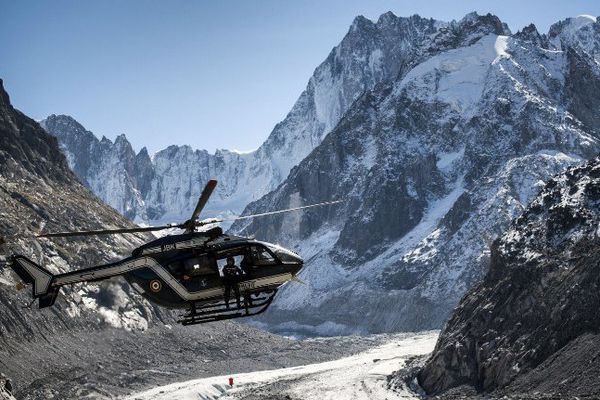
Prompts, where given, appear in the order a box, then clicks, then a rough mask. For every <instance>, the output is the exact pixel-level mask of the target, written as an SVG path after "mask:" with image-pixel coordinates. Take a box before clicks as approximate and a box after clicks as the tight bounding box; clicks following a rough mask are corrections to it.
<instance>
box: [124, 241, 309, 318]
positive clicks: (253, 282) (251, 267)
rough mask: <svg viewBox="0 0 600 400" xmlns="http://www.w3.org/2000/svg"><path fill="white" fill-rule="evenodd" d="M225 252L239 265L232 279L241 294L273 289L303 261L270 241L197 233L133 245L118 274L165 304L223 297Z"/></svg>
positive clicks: (173, 305) (182, 304)
mask: <svg viewBox="0 0 600 400" xmlns="http://www.w3.org/2000/svg"><path fill="white" fill-rule="evenodd" d="M227 257H234V259H235V260H236V265H237V266H238V267H240V269H241V270H242V274H241V275H240V276H239V278H238V280H237V282H236V284H237V285H238V287H239V290H240V292H241V293H242V294H243V295H245V296H249V295H252V294H258V293H261V292H268V291H273V290H276V289H278V288H279V287H280V286H281V285H283V284H285V283H286V282H288V281H290V280H292V279H293V278H294V277H295V276H296V274H297V273H298V272H299V271H300V269H301V268H302V266H303V260H302V258H300V256H298V255H297V254H295V253H293V252H291V251H289V250H286V249H284V248H281V247H279V246H276V245H273V244H271V243H266V242H261V241H257V240H253V239H249V238H244V237H239V236H230V235H223V234H220V235H218V236H216V237H215V236H207V235H204V234H202V233H191V234H183V235H174V236H167V237H165V238H161V239H157V240H155V241H153V242H150V243H147V244H145V245H144V246H142V247H140V248H138V249H136V250H134V252H133V256H132V257H131V258H130V259H128V260H123V261H122V262H121V264H122V265H124V266H125V268H129V267H130V266H133V265H136V266H137V268H132V269H131V271H129V272H127V273H125V274H124V276H125V279H127V281H128V282H129V283H130V284H131V286H132V287H133V288H134V289H135V290H136V291H137V292H138V293H140V294H141V295H142V296H144V297H145V298H147V299H148V300H150V301H152V302H154V303H157V304H159V305H162V306H165V307H170V308H187V307H189V305H190V303H195V304H207V303H212V302H217V301H220V300H221V299H223V296H224V292H225V284H224V279H223V277H222V275H221V272H220V270H221V268H222V267H223V266H224V264H225V262H226V261H225V260H226V259H227ZM142 265H143V267H140V266H142Z"/></svg>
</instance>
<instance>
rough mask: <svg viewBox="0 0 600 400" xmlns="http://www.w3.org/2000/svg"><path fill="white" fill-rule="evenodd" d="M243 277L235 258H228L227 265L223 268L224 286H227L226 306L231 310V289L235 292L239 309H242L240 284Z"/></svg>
mask: <svg viewBox="0 0 600 400" xmlns="http://www.w3.org/2000/svg"><path fill="white" fill-rule="evenodd" d="M241 275H242V270H241V269H240V267H238V266H237V265H235V260H234V259H233V257H227V264H226V265H225V266H224V267H223V284H224V285H225V305H226V306H227V308H229V298H230V297H231V289H232V288H233V290H234V291H235V299H236V303H237V306H238V308H241V307H242V305H241V303H240V288H239V286H238V282H239V280H240V277H241Z"/></svg>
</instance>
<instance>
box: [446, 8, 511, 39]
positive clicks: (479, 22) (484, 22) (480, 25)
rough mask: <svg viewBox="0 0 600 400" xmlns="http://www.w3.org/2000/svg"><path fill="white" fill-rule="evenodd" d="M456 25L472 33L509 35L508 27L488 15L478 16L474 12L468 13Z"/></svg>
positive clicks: (496, 18) (493, 16) (495, 17)
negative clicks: (482, 32)
mask: <svg viewBox="0 0 600 400" xmlns="http://www.w3.org/2000/svg"><path fill="white" fill-rule="evenodd" d="M457 25H458V27H459V28H461V29H467V30H472V31H485V33H494V34H496V35H507V36H508V35H510V34H511V31H510V29H509V28H508V25H506V24H505V23H504V22H502V21H501V20H500V18H498V17H497V16H495V15H494V14H490V13H487V14H485V15H479V14H478V13H477V12H476V11H473V12H470V13H468V14H467V15H465V16H464V17H463V18H462V19H461V20H460V21H458V23H457Z"/></svg>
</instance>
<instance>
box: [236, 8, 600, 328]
mask: <svg viewBox="0 0 600 400" xmlns="http://www.w3.org/2000/svg"><path fill="white" fill-rule="evenodd" d="M387 18H390V17H389V16H388V17H387ZM434 26H435V31H434V32H433V33H430V34H429V35H427V37H426V38H425V39H424V43H421V44H420V45H419V48H420V49H427V51H425V52H423V53H421V54H420V56H419V57H417V58H416V59H414V62H413V63H411V64H410V66H409V67H408V68H406V69H403V70H401V71H400V72H399V74H398V75H397V76H396V77H395V78H394V79H391V80H389V81H384V82H381V83H380V84H379V85H377V86H376V87H375V88H373V89H372V90H369V91H366V92H365V93H364V94H363V95H362V96H361V97H360V98H359V99H358V100H357V101H356V102H355V103H354V104H353V105H352V107H350V108H349V109H348V111H347V112H346V114H345V115H344V117H343V118H342V119H341V120H340V122H339V123H338V125H337V126H336V127H335V128H334V129H333V131H332V132H331V133H330V134H329V135H327V136H326V137H325V139H324V140H323V141H322V143H321V144H320V145H319V146H318V147H316V148H315V149H314V150H313V151H312V152H311V153H310V154H309V155H308V156H307V157H306V158H305V159H304V160H303V161H302V162H301V163H300V164H299V165H298V166H297V167H296V168H293V169H292V171H291V173H290V175H289V177H288V178H287V179H286V180H285V181H284V182H283V183H282V184H281V185H280V186H279V187H278V188H277V189H276V190H274V191H273V192H271V193H269V194H268V195H266V196H265V197H263V198H262V199H260V200H259V201H256V202H254V203H252V204H250V205H249V206H248V207H247V209H246V210H245V212H246V213H254V212H260V211H262V210H268V209H278V208H285V207H289V206H295V205H298V204H305V203H312V202H318V201H322V200H325V199H345V200H346V202H345V203H343V204H342V205H338V206H331V207H328V208H324V209H315V210H311V211H310V212H306V213H304V214H297V215H285V216H279V215H278V216H273V217H269V218H262V219H256V220H254V221H252V222H251V223H248V222H245V221H244V222H245V223H243V224H242V223H238V224H235V225H234V226H233V227H232V229H234V230H238V231H243V232H245V233H248V234H255V235H256V236H257V237H260V238H263V239H265V240H272V241H280V242H282V243H285V244H286V245H287V246H295V248H296V249H297V251H298V252H299V253H300V254H302V255H303V256H304V257H305V258H306V260H307V264H306V267H305V269H304V270H303V272H302V274H301V279H302V280H303V281H305V282H307V285H288V286H286V288H285V290H284V291H283V293H281V294H280V295H279V297H278V298H277V301H276V302H275V304H274V305H273V306H272V308H271V310H270V312H269V313H267V315H266V316H265V318H263V319H262V322H265V323H268V324H269V325H270V326H271V327H272V328H273V329H278V330H282V331H285V330H294V331H298V330H306V331H309V332H317V333H348V332H352V331H362V332H369V331H370V332H379V331H392V330H397V329H406V330H420V329H428V328H436V327H440V326H441V325H442V323H443V322H444V321H445V319H446V318H447V316H448V314H449V313H450V311H451V310H452V308H453V307H454V306H455V305H456V304H457V303H458V301H459V299H460V298H461V296H462V295H463V294H464V293H465V291H466V290H467V289H468V288H469V287H470V286H472V285H473V284H474V283H475V282H477V281H478V280H480V279H481V277H482V276H483V274H484V273H485V271H486V270H487V268H488V264H489V244H490V243H491V242H492V241H493V239H494V238H495V237H497V236H498V235H499V234H500V233H501V232H502V231H503V230H504V229H505V228H506V227H507V226H508V224H509V222H510V221H511V220H512V219H513V218H514V217H515V216H518V215H519V214H520V213H521V212H522V211H523V209H524V207H525V206H526V204H527V203H528V202H529V201H530V199H531V198H532V197H533V196H534V195H535V194H536V193H537V192H538V190H539V188H540V187H541V186H543V184H544V182H545V181H546V180H547V179H548V178H549V177H550V176H552V175H554V174H556V173H558V172H560V171H561V170H563V169H564V168H566V167H568V166H570V165H573V164H576V163H579V162H581V161H582V160H584V159H589V158H591V157H592V156H594V155H595V154H597V153H598V151H599V150H600V142H599V138H600V128H599V127H600V124H599V122H600V95H599V93H600V59H599V54H600V53H599V52H598V48H599V46H598V40H599V39H600V24H599V23H598V22H597V21H596V19H595V18H592V17H588V16H580V17H577V18H569V19H567V20H565V21H562V22H559V23H557V24H555V25H553V26H552V28H551V29H550V32H549V33H548V34H540V33H539V32H537V30H536V28H535V27H534V26H533V25H530V26H528V27H526V28H524V29H523V30H522V31H520V32H518V33H516V34H510V32H509V31H508V29H507V28H506V26H505V25H504V24H502V23H501V22H500V21H499V20H498V18H496V17H494V16H491V15H487V16H479V15H477V14H474V13H473V14H469V15H467V16H466V17H465V18H463V19H462V20H461V21H458V22H452V23H449V24H443V23H436V24H434ZM334 207H335V208H334Z"/></svg>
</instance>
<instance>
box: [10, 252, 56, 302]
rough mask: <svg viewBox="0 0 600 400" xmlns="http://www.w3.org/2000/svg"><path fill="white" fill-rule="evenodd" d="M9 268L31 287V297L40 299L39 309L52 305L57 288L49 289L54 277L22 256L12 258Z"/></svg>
mask: <svg viewBox="0 0 600 400" xmlns="http://www.w3.org/2000/svg"><path fill="white" fill-rule="evenodd" d="M11 261H12V262H11V263H10V267H11V268H12V269H13V271H15V273H16V274H17V275H18V276H19V278H21V279H22V280H23V282H25V283H26V284H28V285H32V286H33V297H34V298H35V299H38V298H39V299H40V308H44V307H49V306H51V305H52V304H54V301H55V300H56V296H57V295H58V287H54V288H52V287H51V284H52V280H53V279H54V275H52V274H51V273H50V272H48V271H47V270H46V269H44V268H43V267H42V266H40V265H38V264H36V263H34V262H33V261H31V260H30V259H28V258H27V257H24V256H19V255H16V256H12V258H11Z"/></svg>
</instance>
